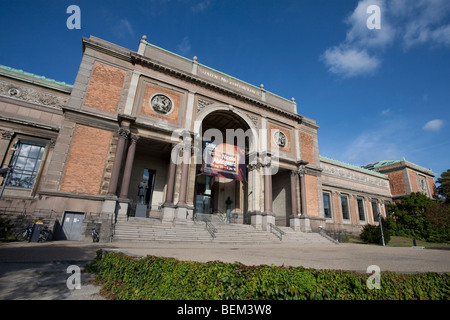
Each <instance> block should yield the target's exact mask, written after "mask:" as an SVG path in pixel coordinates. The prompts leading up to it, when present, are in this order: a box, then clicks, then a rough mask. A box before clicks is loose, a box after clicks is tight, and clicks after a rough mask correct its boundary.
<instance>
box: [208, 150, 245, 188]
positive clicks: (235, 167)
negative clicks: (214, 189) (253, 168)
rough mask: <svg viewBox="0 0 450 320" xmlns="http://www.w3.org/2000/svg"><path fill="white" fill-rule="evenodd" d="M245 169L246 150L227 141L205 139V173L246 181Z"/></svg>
mask: <svg viewBox="0 0 450 320" xmlns="http://www.w3.org/2000/svg"><path fill="white" fill-rule="evenodd" d="M245 171H246V170H245V151H244V150H242V149H241V148H239V147H238V146H234V145H230V144H227V143H216V142H215V141H203V161H202V173H203V174H206V175H210V176H218V177H223V178H228V179H234V180H239V181H246V179H245V175H246V173H245Z"/></svg>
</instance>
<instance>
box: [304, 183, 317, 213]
mask: <svg viewBox="0 0 450 320" xmlns="http://www.w3.org/2000/svg"><path fill="white" fill-rule="evenodd" d="M305 188H306V210H307V212H308V215H309V216H312V217H318V216H319V199H318V195H317V177H314V176H310V175H305Z"/></svg>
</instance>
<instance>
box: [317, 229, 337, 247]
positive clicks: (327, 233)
mask: <svg viewBox="0 0 450 320" xmlns="http://www.w3.org/2000/svg"><path fill="white" fill-rule="evenodd" d="M319 234H320V235H321V236H322V237H324V238H326V239H328V240H330V241H331V242H333V243H335V244H339V241H338V240H337V239H336V238H335V237H333V235H332V233H331V232H330V231H328V230H325V229H324V228H323V227H321V226H320V227H319Z"/></svg>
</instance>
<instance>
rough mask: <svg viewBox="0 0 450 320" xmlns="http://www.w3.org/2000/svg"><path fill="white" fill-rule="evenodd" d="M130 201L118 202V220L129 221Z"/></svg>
mask: <svg viewBox="0 0 450 320" xmlns="http://www.w3.org/2000/svg"><path fill="white" fill-rule="evenodd" d="M129 205H130V204H129V203H128V202H121V201H119V202H118V204H117V221H127V220H128V207H129Z"/></svg>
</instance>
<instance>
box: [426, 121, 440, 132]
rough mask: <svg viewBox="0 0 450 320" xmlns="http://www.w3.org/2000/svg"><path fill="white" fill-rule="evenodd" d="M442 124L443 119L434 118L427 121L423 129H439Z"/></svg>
mask: <svg viewBox="0 0 450 320" xmlns="http://www.w3.org/2000/svg"><path fill="white" fill-rule="evenodd" d="M443 126H444V121H442V120H440V119H435V120H431V121H428V122H427V123H426V124H425V125H424V126H423V130H427V131H439V130H440V129H441V128H442V127H443Z"/></svg>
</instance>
